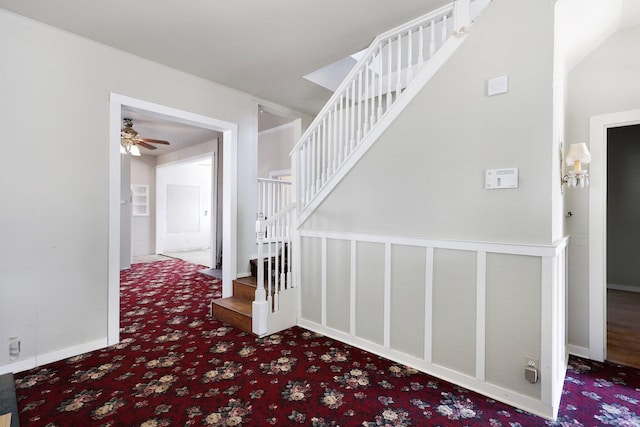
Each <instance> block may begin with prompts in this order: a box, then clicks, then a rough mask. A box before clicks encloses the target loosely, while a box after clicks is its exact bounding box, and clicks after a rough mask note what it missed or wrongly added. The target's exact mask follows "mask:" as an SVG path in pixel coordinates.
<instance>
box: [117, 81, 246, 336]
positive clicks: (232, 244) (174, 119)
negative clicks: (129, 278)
mask: <svg viewBox="0 0 640 427" xmlns="http://www.w3.org/2000/svg"><path fill="white" fill-rule="evenodd" d="M136 110H137V111H144V112H145V114H147V115H149V116H151V117H155V118H158V119H163V120H166V121H167V122H171V123H178V124H182V125H188V126H191V127H195V128H201V129H208V130H211V131H216V132H219V133H220V134H221V135H222V146H223V147H224V150H223V158H222V163H223V165H224V167H223V171H222V173H223V182H222V189H223V191H222V193H223V194H222V233H221V234H222V254H223V257H222V271H223V273H222V295H223V296H229V295H231V293H232V279H234V278H235V277H236V275H237V262H236V257H237V249H236V247H237V246H236V245H237V197H236V196H237V194H236V191H237V187H236V181H235V179H233V177H234V176H235V175H236V173H237V171H236V168H237V162H236V159H237V134H238V129H237V125H236V124H235V123H230V122H225V121H222V120H218V119H215V118H211V117H205V116H201V115H198V114H195V113H190V112H186V111H183V110H177V109H174V108H171V107H167V106H163V105H159V104H154V103H150V102H147V101H143V100H139V99H135V98H130V97H126V96H122V95H118V94H113V93H112V94H111V99H110V116H109V117H110V120H109V263H108V282H109V285H108V288H109V291H108V331H107V340H108V344H109V345H111V344H115V343H117V342H118V341H119V329H120V322H119V318H120V297H119V291H120V274H119V273H120V261H121V259H120V258H121V257H120V253H121V241H126V239H125V238H123V237H122V235H121V232H122V229H121V215H120V210H121V205H122V204H123V198H122V197H121V184H122V183H121V181H122V178H121V168H122V158H121V154H120V145H121V144H120V129H121V127H122V123H123V122H122V120H123V118H124V117H123V111H126V112H127V113H129V112H131V111H136ZM148 137H150V138H153V136H152V135H148ZM193 155H194V156H197V155H202V153H200V152H197V150H196V152H194V153H193ZM125 200H126V197H125Z"/></svg>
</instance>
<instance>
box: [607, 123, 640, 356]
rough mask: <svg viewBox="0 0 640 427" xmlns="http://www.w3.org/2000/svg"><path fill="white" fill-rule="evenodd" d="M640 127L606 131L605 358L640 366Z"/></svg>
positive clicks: (613, 128) (614, 128) (634, 126)
mask: <svg viewBox="0 0 640 427" xmlns="http://www.w3.org/2000/svg"><path fill="white" fill-rule="evenodd" d="M639 163H640V125H630V126H619V127H612V128H609V129H607V231H606V240H607V248H606V251H607V257H606V259H607V262H606V264H607V266H606V268H607V356H606V358H607V360H608V361H610V362H613V363H618V364H621V365H626V366H632V367H635V368H640V264H639V263H638V261H640V258H639V256H638V248H637V242H638V241H639V240H640V169H638V168H637V166H636V165H637V164H639Z"/></svg>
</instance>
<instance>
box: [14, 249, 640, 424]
mask: <svg viewBox="0 0 640 427" xmlns="http://www.w3.org/2000/svg"><path fill="white" fill-rule="evenodd" d="M199 268H202V267H200V266H195V265H193V264H189V263H186V262H183V261H179V260H171V261H161V262H156V263H152V264H134V266H133V267H132V268H131V269H130V270H128V271H125V272H123V274H122V281H121V283H122V286H121V289H122V311H121V313H122V321H121V328H122V329H121V343H120V344H118V345H116V346H113V347H110V348H107V349H104V350H100V351H95V352H92V353H88V354H84V355H81V356H77V357H73V358H70V359H67V360H64V361H60V362H56V363H53V364H50V365H47V366H43V367H40V368H36V369H33V370H30V371H27V372H22V373H20V374H18V375H16V387H17V394H18V400H19V403H18V405H19V408H20V422H21V425H22V426H145V427H151V426H188V425H194V426H209V425H213V426H236V425H243V426H267V425H307V426H450V425H452V426H463V425H464V426H505V427H506V426H544V425H552V426H599V425H602V426H605V425H615V426H640V415H639V414H640V405H639V401H640V389H639V388H638V387H640V378H639V375H638V371H637V370H634V369H629V368H623V367H618V366H615V365H611V364H601V363H594V362H590V361H586V360H582V359H578V358H572V359H571V366H570V370H569V372H568V375H567V380H566V384H565V392H564V396H563V400H562V408H561V411H560V416H559V419H558V421H557V422H555V423H551V422H547V421H545V420H543V419H542V418H539V417H536V416H533V415H530V414H527V413H524V412H522V411H519V410H517V409H514V408H512V407H510V406H507V405H505V404H502V403H499V402H496V401H494V400H492V399H488V398H486V397H483V396H481V395H478V394H476V393H473V392H470V391H467V390H465V389H462V388H460V387H457V386H454V385H451V384H449V383H447V382H444V381H441V380H438V379H436V378H433V377H431V376H429V375H426V374H422V373H419V372H416V371H414V370H412V369H409V368H407V367H405V366H401V365H398V364H395V363H393V362H391V361H388V360H386V359H382V358H380V357H377V356H374V355H372V354H369V353H367V352H364V351H361V350H358V349H356V348H354V347H351V346H348V345H345V344H343V343H340V342H337V341H335V340H332V339H328V338H326V337H323V336H321V335H318V334H315V333H312V332H309V331H306V330H304V329H301V328H292V329H289V330H286V331H284V332H282V333H280V334H277V335H272V336H270V337H267V338H263V339H259V338H256V337H254V336H251V335H249V334H245V333H241V332H239V331H238V330H235V329H233V328H231V327H229V326H227V325H225V324H223V323H221V322H219V321H217V320H213V319H211V318H210V317H209V305H208V302H209V301H210V300H211V299H212V298H214V297H218V296H220V282H219V281H217V280H216V279H212V278H210V277H206V276H203V275H201V274H199V273H198V272H197V270H198V269H199Z"/></svg>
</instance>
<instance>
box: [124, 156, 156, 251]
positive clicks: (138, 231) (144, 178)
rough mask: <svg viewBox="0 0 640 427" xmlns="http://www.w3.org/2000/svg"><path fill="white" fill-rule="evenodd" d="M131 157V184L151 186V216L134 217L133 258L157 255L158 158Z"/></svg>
mask: <svg viewBox="0 0 640 427" xmlns="http://www.w3.org/2000/svg"><path fill="white" fill-rule="evenodd" d="M130 157H131V184H132V185H148V186H149V199H148V201H149V215H148V216H134V217H133V219H132V223H131V243H132V246H133V256H139V255H149V254H154V253H155V247H156V158H155V157H154V156H144V155H143V156H139V157H135V156H130Z"/></svg>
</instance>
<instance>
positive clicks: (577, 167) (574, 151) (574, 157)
mask: <svg viewBox="0 0 640 427" xmlns="http://www.w3.org/2000/svg"><path fill="white" fill-rule="evenodd" d="M565 160H566V162H567V166H573V170H572V171H569V172H567V173H566V175H564V176H563V177H562V183H563V184H566V185H567V187H569V188H576V187H580V188H584V187H588V186H589V172H588V171H587V170H582V165H583V164H585V165H586V164H589V163H591V153H589V149H588V148H587V144H585V143H584V142H580V143H577V144H571V145H570V146H569V149H568V150H567V155H566V156H565Z"/></svg>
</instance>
